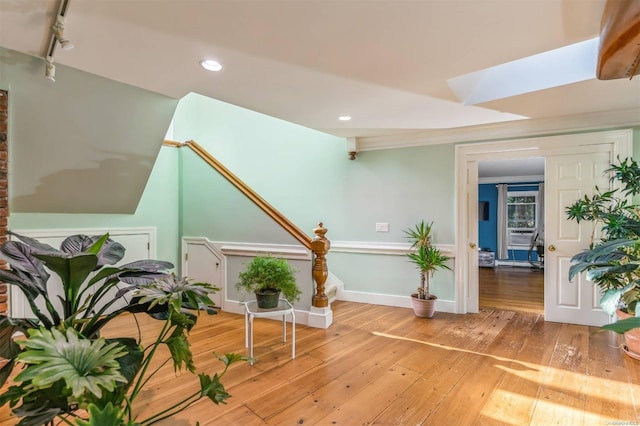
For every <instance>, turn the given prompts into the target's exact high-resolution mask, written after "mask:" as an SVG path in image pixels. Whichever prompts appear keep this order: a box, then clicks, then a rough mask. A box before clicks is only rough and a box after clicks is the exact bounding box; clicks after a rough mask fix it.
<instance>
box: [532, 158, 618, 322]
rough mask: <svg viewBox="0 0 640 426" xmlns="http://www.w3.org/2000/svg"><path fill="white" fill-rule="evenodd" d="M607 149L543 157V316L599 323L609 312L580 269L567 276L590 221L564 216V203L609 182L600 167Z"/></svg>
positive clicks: (587, 236) (586, 244)
mask: <svg viewBox="0 0 640 426" xmlns="http://www.w3.org/2000/svg"><path fill="white" fill-rule="evenodd" d="M611 160H612V158H611V153H610V152H609V151H607V152H596V153H588V154H571V155H557V156H551V157H547V158H546V167H545V203H546V206H545V207H546V208H545V211H546V216H545V224H546V228H545V244H546V247H545V262H544V266H545V276H544V283H545V288H544V318H545V320H546V321H557V322H565V323H572V324H584V325H595V326H599V325H603V324H606V323H607V321H608V316H607V314H606V313H605V312H604V311H602V309H600V304H599V300H600V293H599V291H598V288H597V287H596V286H595V285H594V284H593V282H590V281H587V280H586V279H585V278H584V276H583V275H581V276H578V277H576V278H574V280H573V282H569V279H568V276H569V275H568V274H569V267H570V265H571V257H572V256H573V255H575V254H576V253H579V252H581V251H582V250H584V249H586V248H588V247H589V242H590V238H591V232H592V223H591V222H581V223H580V224H578V223H576V222H575V221H569V220H567V215H566V208H567V207H568V206H569V205H571V204H573V202H575V201H576V200H578V199H579V198H581V197H583V196H584V195H592V194H593V190H594V187H595V186H596V185H597V186H598V187H599V188H600V189H601V190H606V189H607V188H608V187H609V179H608V177H607V176H605V175H604V171H605V170H606V169H608V168H609V167H610V164H611Z"/></svg>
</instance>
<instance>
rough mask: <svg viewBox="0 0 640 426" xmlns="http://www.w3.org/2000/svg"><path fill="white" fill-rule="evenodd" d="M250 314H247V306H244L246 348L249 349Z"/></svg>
mask: <svg viewBox="0 0 640 426" xmlns="http://www.w3.org/2000/svg"><path fill="white" fill-rule="evenodd" d="M248 317H249V313H248V312H247V305H244V347H245V348H248V347H249V318H248Z"/></svg>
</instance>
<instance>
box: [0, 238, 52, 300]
mask: <svg viewBox="0 0 640 426" xmlns="http://www.w3.org/2000/svg"><path fill="white" fill-rule="evenodd" d="M0 258H2V259H3V260H5V261H6V262H7V263H9V264H10V265H11V268H12V269H13V270H17V271H22V272H24V273H26V276H27V277H28V278H29V279H31V280H32V282H33V284H34V285H35V286H36V288H38V292H39V293H43V292H46V286H47V281H48V280H49V277H50V275H49V273H48V272H47V270H46V269H45V268H44V264H43V263H42V261H40V260H39V259H37V258H36V257H34V256H33V253H32V251H31V248H30V247H29V246H28V245H26V244H24V243H21V242H18V241H7V242H6V243H4V244H3V245H2V247H0ZM22 277H24V275H22Z"/></svg>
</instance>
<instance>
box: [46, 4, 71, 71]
mask: <svg viewBox="0 0 640 426" xmlns="http://www.w3.org/2000/svg"><path fill="white" fill-rule="evenodd" d="M70 1H71V0H59V4H58V13H57V14H56V20H55V22H54V23H53V25H51V27H50V30H51V35H50V36H49V44H48V45H47V50H46V51H45V52H44V55H42V56H44V60H45V68H44V78H46V79H47V80H49V81H52V82H53V81H56V66H55V65H54V64H53V54H54V52H55V50H56V46H57V45H58V43H59V44H60V48H61V49H62V50H71V49H73V44H71V42H70V41H69V39H68V38H67V37H66V36H65V35H64V30H65V27H66V22H65V16H66V15H67V11H68V9H69V2H70Z"/></svg>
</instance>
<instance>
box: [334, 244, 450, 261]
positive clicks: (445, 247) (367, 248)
mask: <svg viewBox="0 0 640 426" xmlns="http://www.w3.org/2000/svg"><path fill="white" fill-rule="evenodd" d="M434 246H435V247H437V248H439V249H440V250H441V251H442V253H443V254H444V255H446V256H450V257H455V255H456V247H455V245H453V244H434ZM331 252H337V253H365V254H385V255H394V256H405V255H406V254H407V253H410V252H411V244H409V243H383V242H367V241H331V250H330V251H329V253H331Z"/></svg>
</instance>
